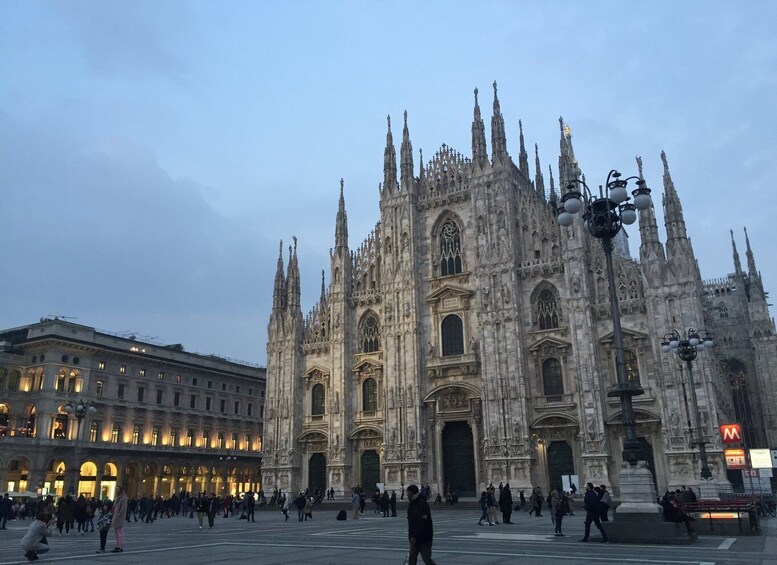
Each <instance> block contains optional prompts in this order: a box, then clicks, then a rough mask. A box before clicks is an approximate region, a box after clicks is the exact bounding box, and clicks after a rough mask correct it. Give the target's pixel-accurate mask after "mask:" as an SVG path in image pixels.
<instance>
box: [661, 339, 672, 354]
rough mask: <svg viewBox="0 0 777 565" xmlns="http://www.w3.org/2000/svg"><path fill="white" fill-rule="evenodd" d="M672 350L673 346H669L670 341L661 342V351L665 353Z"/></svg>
mask: <svg viewBox="0 0 777 565" xmlns="http://www.w3.org/2000/svg"><path fill="white" fill-rule="evenodd" d="M671 350H672V348H671V347H670V346H669V342H668V341H662V342H661V351H663V352H664V353H669V352H670V351H671Z"/></svg>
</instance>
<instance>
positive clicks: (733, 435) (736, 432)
mask: <svg viewBox="0 0 777 565" xmlns="http://www.w3.org/2000/svg"><path fill="white" fill-rule="evenodd" d="M720 437H721V438H722V439H723V443H724V444H732V443H742V426H741V425H739V424H723V425H722V426H720Z"/></svg>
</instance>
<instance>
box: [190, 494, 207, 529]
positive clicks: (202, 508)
mask: <svg viewBox="0 0 777 565" xmlns="http://www.w3.org/2000/svg"><path fill="white" fill-rule="evenodd" d="M193 508H194V509H195V510H196V511H197V521H198V522H199V523H200V529H202V523H203V521H204V520H205V514H207V513H208V499H207V498H205V493H203V492H201V493H200V495H199V496H198V497H197V499H196V500H195V501H194V506H193Z"/></svg>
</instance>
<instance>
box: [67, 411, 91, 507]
mask: <svg viewBox="0 0 777 565" xmlns="http://www.w3.org/2000/svg"><path fill="white" fill-rule="evenodd" d="M65 412H67V413H68V414H73V415H74V416H75V417H76V421H77V422H78V425H77V427H76V439H75V441H74V442H73V454H74V461H75V465H74V466H73V470H72V475H73V481H72V483H71V484H70V489H69V491H73V492H74V493H75V490H76V487H77V486H78V475H79V473H80V472H81V470H80V466H79V464H78V454H79V450H80V447H81V446H80V444H79V441H78V440H79V438H80V437H81V422H82V421H83V419H84V418H85V417H86V414H87V413H89V414H94V413H95V412H97V408H96V407H95V405H94V402H92V401H91V400H84V399H81V400H68V401H67V403H65Z"/></svg>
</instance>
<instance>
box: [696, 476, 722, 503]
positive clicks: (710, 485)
mask: <svg viewBox="0 0 777 565" xmlns="http://www.w3.org/2000/svg"><path fill="white" fill-rule="evenodd" d="M697 496H698V498H699V499H700V500H720V493H719V487H718V483H716V482H715V480H714V479H712V478H711V477H710V478H709V479H700V480H699V492H698V493H697Z"/></svg>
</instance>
